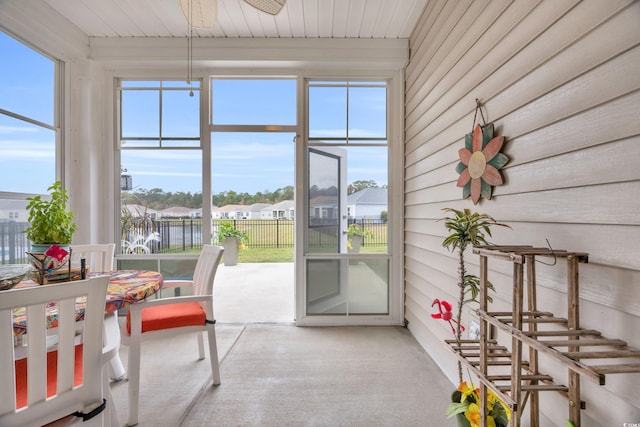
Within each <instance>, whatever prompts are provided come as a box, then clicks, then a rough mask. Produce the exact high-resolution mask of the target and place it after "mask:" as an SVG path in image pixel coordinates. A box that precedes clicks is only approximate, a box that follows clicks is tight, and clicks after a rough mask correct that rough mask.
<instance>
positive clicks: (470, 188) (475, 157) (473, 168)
mask: <svg viewBox="0 0 640 427" xmlns="http://www.w3.org/2000/svg"><path fill="white" fill-rule="evenodd" d="M503 144H504V136H497V137H495V138H494V137H493V123H489V124H488V125H485V126H480V125H479V124H477V125H476V126H475V128H474V129H473V133H469V134H467V135H465V137H464V145H465V148H461V149H460V150H459V151H458V154H459V156H460V163H458V166H457V167H456V171H458V173H459V174H460V177H459V178H458V184H457V185H458V187H463V189H462V197H463V198H464V199H466V198H467V197H469V196H471V200H472V201H473V204H474V205H477V204H478V201H479V200H480V196H482V197H484V198H485V199H491V190H492V188H491V187H492V186H496V185H501V184H502V176H501V175H500V172H499V169H501V168H502V167H503V166H504V165H506V164H507V162H508V161H509V158H508V157H507V156H505V155H504V154H502V153H500V150H501V149H502V145H503Z"/></svg>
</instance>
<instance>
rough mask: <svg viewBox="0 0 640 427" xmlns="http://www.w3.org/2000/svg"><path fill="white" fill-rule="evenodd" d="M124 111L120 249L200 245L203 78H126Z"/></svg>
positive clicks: (173, 249)
mask: <svg viewBox="0 0 640 427" xmlns="http://www.w3.org/2000/svg"><path fill="white" fill-rule="evenodd" d="M120 111H121V114H120V135H119V136H120V137H119V145H120V170H121V173H122V175H123V176H124V175H126V176H127V180H128V179H129V177H130V179H131V186H130V187H129V186H128V185H127V186H125V187H123V189H122V191H121V219H122V221H121V225H122V226H121V250H122V253H124V254H130V253H136V254H139V253H144V254H148V253H160V254H165V253H189V252H191V253H197V252H199V250H200V249H201V247H202V243H203V242H202V148H201V145H202V143H201V139H200V82H197V81H194V82H192V84H187V83H185V82H184V81H173V80H158V81H135V80H122V81H121V83H120Z"/></svg>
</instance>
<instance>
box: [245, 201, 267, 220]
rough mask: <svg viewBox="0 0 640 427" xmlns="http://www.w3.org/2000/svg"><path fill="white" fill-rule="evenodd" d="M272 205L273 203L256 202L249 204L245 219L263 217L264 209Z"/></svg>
mask: <svg viewBox="0 0 640 427" xmlns="http://www.w3.org/2000/svg"><path fill="white" fill-rule="evenodd" d="M271 206H272V205H271V203H254V204H252V205H250V206H247V210H246V211H244V215H243V219H261V218H262V211H263V210H264V209H269V208H270V207H271Z"/></svg>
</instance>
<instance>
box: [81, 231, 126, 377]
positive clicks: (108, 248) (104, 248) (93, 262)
mask: <svg viewBox="0 0 640 427" xmlns="http://www.w3.org/2000/svg"><path fill="white" fill-rule="evenodd" d="M115 250H116V244H115V243H99V244H93V245H71V262H72V264H73V265H79V264H80V259H82V258H84V259H85V260H86V263H87V264H86V266H87V268H88V269H89V272H90V273H91V272H93V273H104V272H109V271H113V270H114V266H115V259H114V254H115ZM110 315H111V314H110ZM112 316H117V313H114V314H112ZM107 317H109V315H107ZM110 366H111V371H110V372H111V374H110V376H111V378H112V379H113V380H114V381H121V380H123V379H124V377H125V370H124V366H122V361H121V360H120V356H119V355H118V354H116V355H115V357H114V358H113V360H111V364H110Z"/></svg>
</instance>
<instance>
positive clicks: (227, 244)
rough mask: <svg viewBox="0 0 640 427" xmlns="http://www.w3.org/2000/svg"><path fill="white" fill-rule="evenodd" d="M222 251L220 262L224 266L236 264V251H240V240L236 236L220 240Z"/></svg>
mask: <svg viewBox="0 0 640 427" xmlns="http://www.w3.org/2000/svg"><path fill="white" fill-rule="evenodd" d="M222 247H223V248H224V253H223V254H222V262H223V263H224V265H225V266H232V265H236V264H238V252H239V251H240V240H239V239H238V238H237V237H227V238H226V239H224V241H223V242H222Z"/></svg>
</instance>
